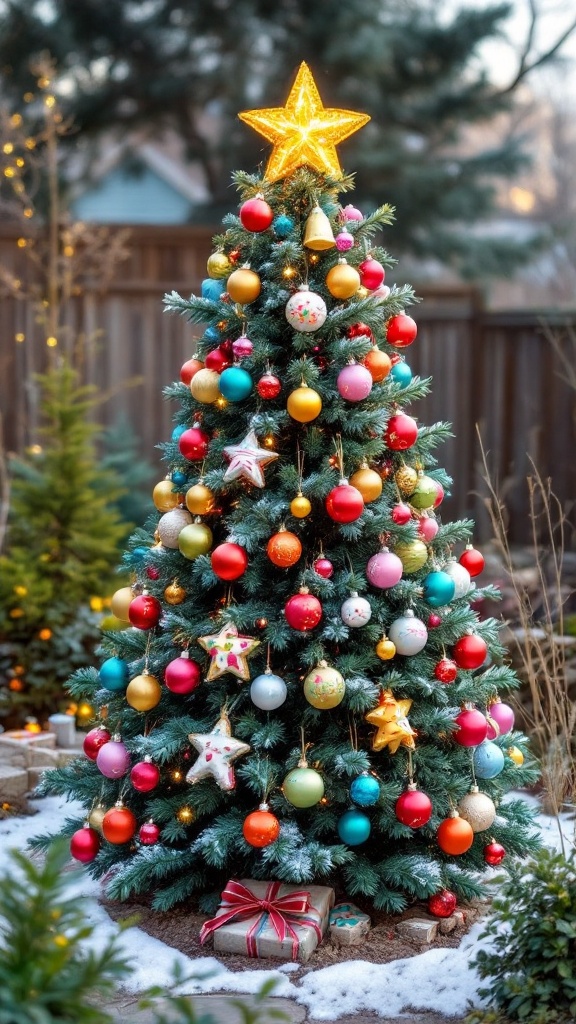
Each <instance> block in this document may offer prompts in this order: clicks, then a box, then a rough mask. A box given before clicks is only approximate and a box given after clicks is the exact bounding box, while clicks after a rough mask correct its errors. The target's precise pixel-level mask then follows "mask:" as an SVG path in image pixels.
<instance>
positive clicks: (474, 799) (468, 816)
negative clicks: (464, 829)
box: [458, 786, 496, 832]
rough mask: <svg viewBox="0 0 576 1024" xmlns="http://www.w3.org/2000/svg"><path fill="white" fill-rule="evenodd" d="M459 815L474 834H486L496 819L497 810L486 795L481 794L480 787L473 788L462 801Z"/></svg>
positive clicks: (459, 806)
mask: <svg viewBox="0 0 576 1024" xmlns="http://www.w3.org/2000/svg"><path fill="white" fill-rule="evenodd" d="M458 813H459V815H460V817H461V818H464V820H465V821H467V822H468V824H469V825H471V826H472V831H473V832H485V831H486V829H488V828H490V826H491V825H492V823H493V821H494V818H495V817H496V808H495V806H494V803H493V802H492V800H491V799H490V797H489V796H486V793H481V792H480V790H479V789H478V786H472V787H471V789H470V792H469V793H467V794H466V796H464V797H462V799H461V800H460V802H459V804H458Z"/></svg>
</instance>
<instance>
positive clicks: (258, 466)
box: [224, 430, 278, 487]
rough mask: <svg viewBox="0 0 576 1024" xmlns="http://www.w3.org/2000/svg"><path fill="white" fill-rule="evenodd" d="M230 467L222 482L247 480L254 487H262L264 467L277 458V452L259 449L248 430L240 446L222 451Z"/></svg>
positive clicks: (253, 433)
mask: <svg viewBox="0 0 576 1024" xmlns="http://www.w3.org/2000/svg"><path fill="white" fill-rule="evenodd" d="M224 455H225V456H226V458H227V459H228V461H229V463H230V465H229V466H228V469H227V470H226V472H225V473H224V480H225V481H228V480H239V479H244V480H248V481H249V483H251V484H254V486H255V487H264V486H265V481H264V473H263V469H264V466H267V465H268V463H270V462H274V459H277V458H278V452H271V451H270V449H269V448H260V446H259V444H258V438H257V437H256V434H255V432H254V430H249V431H248V433H247V434H246V437H245V438H244V440H243V441H241V442H240V444H231V445H228V447H227V448H225V449H224Z"/></svg>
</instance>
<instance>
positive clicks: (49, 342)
mask: <svg viewBox="0 0 576 1024" xmlns="http://www.w3.org/2000/svg"><path fill="white" fill-rule="evenodd" d="M46 344H47V345H48V348H56V346H57V344H58V339H57V338H55V337H53V335H50V337H49V338H46Z"/></svg>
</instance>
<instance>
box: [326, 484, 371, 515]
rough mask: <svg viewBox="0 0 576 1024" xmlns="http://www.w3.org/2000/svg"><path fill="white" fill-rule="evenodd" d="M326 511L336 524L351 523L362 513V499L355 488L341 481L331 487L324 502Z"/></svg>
mask: <svg viewBox="0 0 576 1024" xmlns="http://www.w3.org/2000/svg"><path fill="white" fill-rule="evenodd" d="M325 506H326V511H327V513H328V515H329V516H330V519H333V520H334V522H336V523H353V522H354V521H355V520H356V519H359V518H360V516H361V515H362V513H363V511H364V498H363V497H362V495H361V494H360V491H359V490H358V488H357V487H352V485H351V484H349V483H348V482H347V481H346V480H342V481H341V482H340V483H339V484H338V486H337V487H333V488H332V490H331V491H330V494H329V495H328V497H327V498H326V502H325Z"/></svg>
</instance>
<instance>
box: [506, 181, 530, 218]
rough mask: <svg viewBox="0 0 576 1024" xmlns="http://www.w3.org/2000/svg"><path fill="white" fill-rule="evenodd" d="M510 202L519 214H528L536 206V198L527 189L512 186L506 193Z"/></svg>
mask: <svg viewBox="0 0 576 1024" xmlns="http://www.w3.org/2000/svg"><path fill="white" fill-rule="evenodd" d="M508 195H509V197H510V202H511V203H512V206H513V207H514V209H515V210H518V212H519V213H530V212H531V211H532V210H533V209H534V206H535V205H536V196H535V195H534V193H533V192H531V191H530V190H529V189H527V188H520V186H519V185H514V186H513V187H512V188H511V189H510V192H509V193H508Z"/></svg>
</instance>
